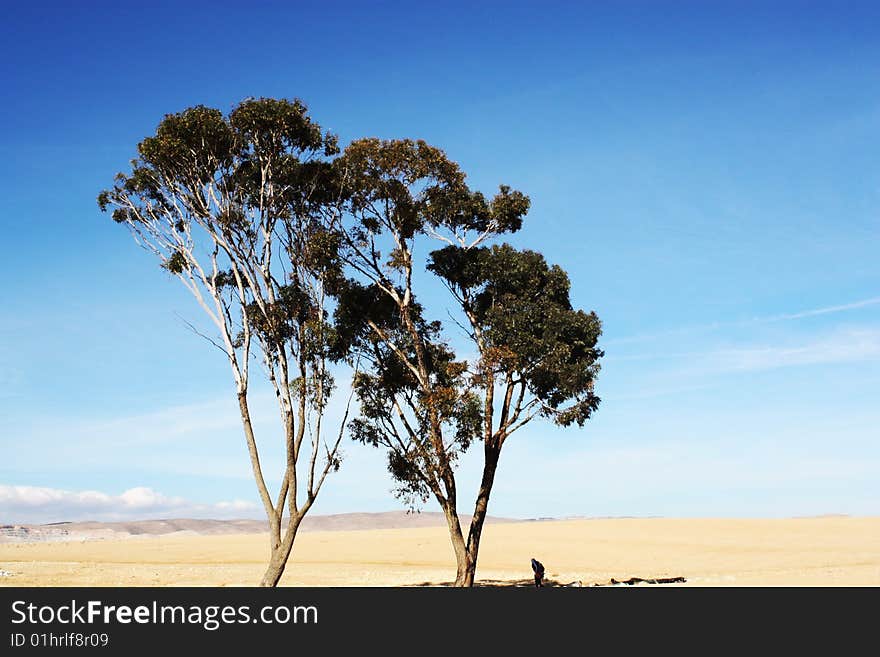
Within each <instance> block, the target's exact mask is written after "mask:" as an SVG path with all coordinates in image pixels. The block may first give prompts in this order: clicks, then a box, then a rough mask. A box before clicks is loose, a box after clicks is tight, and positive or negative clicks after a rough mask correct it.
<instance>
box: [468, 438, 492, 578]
mask: <svg viewBox="0 0 880 657" xmlns="http://www.w3.org/2000/svg"><path fill="white" fill-rule="evenodd" d="M484 451H485V461H484V463H483V478H482V480H481V481H480V492H479V494H478V495H477V502H476V505H475V506H474V515H473V517H472V518H471V526H470V530H469V531H468V540H467V558H466V560H465V565H466V568H465V573H464V578H463V579H462V583H461V584H460V586H473V585H474V579H475V578H476V574H477V556H478V554H479V551H480V537H481V536H482V534H483V523H484V522H485V520H486V511H487V510H488V508H489V495H491V493H492V486H493V485H494V483H495V471H496V470H497V469H498V459H499V457H500V456H501V447H500V446H496V445H492V444H490V443H486V444H485V450H484Z"/></svg>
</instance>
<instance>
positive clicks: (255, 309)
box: [98, 99, 347, 586]
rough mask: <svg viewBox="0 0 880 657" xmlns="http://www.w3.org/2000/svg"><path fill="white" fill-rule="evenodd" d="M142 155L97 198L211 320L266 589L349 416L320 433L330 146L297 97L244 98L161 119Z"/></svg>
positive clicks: (331, 270)
mask: <svg viewBox="0 0 880 657" xmlns="http://www.w3.org/2000/svg"><path fill="white" fill-rule="evenodd" d="M137 151H138V156H137V158H136V159H134V160H132V162H131V170H130V171H129V172H128V173H120V174H118V175H117V176H116V179H115V184H114V185H113V187H112V188H111V189H108V190H106V191H103V192H102V193H101V194H100V195H99V197H98V204H99V206H100V208H101V210H104V211H112V218H113V220H114V221H116V222H117V223H119V224H122V225H124V226H126V227H127V228H128V229H129V230H130V231H131V234H132V235H133V236H134V238H135V240H136V242H137V243H139V244H140V245H141V246H142V247H144V248H145V249H146V250H147V251H149V252H151V253H152V254H153V255H155V256H156V257H157V258H158V260H159V262H160V264H161V266H162V267H163V268H164V269H165V270H166V271H167V272H169V273H170V274H171V275H173V276H174V277H176V278H177V279H178V280H179V281H180V282H181V283H182V284H183V285H184V286H185V288H186V289H187V290H188V291H189V292H190V293H191V294H192V296H193V297H194V298H195V300H196V301H197V303H198V305H199V306H200V307H201V309H202V310H203V311H204V313H205V314H206V315H207V317H208V318H209V320H210V322H211V324H212V325H213V327H212V330H211V333H210V334H207V333H200V334H201V335H203V337H205V338H207V339H208V340H209V341H210V342H211V343H212V344H214V346H216V347H217V348H218V349H219V350H220V351H222V352H223V354H224V357H225V359H226V360H227V361H228V363H229V366H230V369H231V373H232V378H233V381H234V384H235V394H236V398H237V403H238V408H239V410H240V414H241V422H242V427H243V431H244V439H245V442H246V444H247V450H248V454H249V456H250V465H251V468H252V471H253V476H254V480H255V482H256V486H257V490H258V492H259V496H260V499H261V501H262V504H263V507H264V509H265V512H266V516H267V518H268V521H269V529H270V532H269V536H270V546H269V547H270V551H269V552H270V555H269V562H268V566H267V568H266V571H265V573H264V575H263V577H262V579H261V582H260V584H261V585H263V586H275V585H276V584H277V583H278V581H279V579H280V578H281V575H282V573H283V572H284V568H285V565H286V564H287V561H288V558H289V556H290V554H291V550H292V547H293V543H294V539H295V537H296V533H297V529H298V528H299V525H300V523H301V521H302V519H303V518H304V517H305V515H306V514H307V513H308V511H309V509H310V508H311V507H312V505H313V503H314V501H315V499H316V497H317V495H318V492H319V491H320V490H321V487H322V485H323V483H324V480H325V478H326V477H327V475H328V473H330V472H331V471H335V470H337V469H338V468H339V464H340V451H339V445H340V441H341V438H342V435H343V426H344V423H345V420H343V426H340V427H339V430H338V431H335V430H334V431H327V430H326V428H325V427H323V426H322V417H323V415H324V411H325V409H326V407H327V403H328V400H329V399H330V395H331V393H332V390H333V388H334V381H333V377H332V376H331V374H330V370H329V369H328V349H329V347H330V345H331V344H332V343H334V341H335V338H334V327H333V324H332V321H330V317H329V313H328V299H329V293H330V292H332V290H333V288H334V286H335V285H336V283H337V282H338V279H339V276H340V261H339V258H338V253H337V244H338V240H337V238H336V237H335V236H334V235H333V234H332V233H330V232H328V231H327V230H326V229H325V228H323V227H322V222H321V220H320V218H321V217H322V216H323V214H322V208H323V206H325V205H326V204H327V203H328V202H329V201H330V200H333V199H334V198H335V197H334V196H333V193H332V188H333V186H332V183H331V182H330V177H329V175H330V173H331V164H330V158H331V157H332V156H333V155H335V154H337V153H338V152H339V149H338V146H337V140H336V138H335V137H334V136H332V135H330V134H329V133H325V132H323V131H322V129H321V127H320V126H319V125H318V124H317V123H315V122H314V121H313V120H312V119H311V118H310V117H309V114H308V112H307V109H306V107H305V106H304V105H303V104H302V103H301V102H300V101H298V100H297V101H288V100H275V99H258V100H257V99H249V100H246V101H243V102H242V103H240V104H239V105H237V106H236V107H235V108H233V109H232V111H231V112H229V114H228V115H224V114H223V113H222V112H221V111H219V110H217V109H212V108H208V107H204V106H196V107H191V108H189V109H186V110H184V111H182V112H180V113H176V114H168V115H167V116H165V118H164V119H163V120H162V121H161V123H160V124H159V126H158V128H157V130H156V133H155V134H154V135H152V136H149V137H147V138H145V139H144V140H143V141H141V142H140V143H139V144H138V146H137ZM193 328H194V327H193ZM194 330H195V329H194ZM252 361H253V362H255V363H259V364H261V365H262V368H261V369H262V370H263V374H264V375H265V377H266V378H267V379H268V381H269V383H270V384H271V387H272V390H273V391H274V394H275V397H276V399H277V404H278V413H279V416H278V421H279V428H280V430H279V432H278V435H279V436H280V437H281V440H283V443H284V453H285V457H286V458H285V462H284V465H283V472H279V473H278V475H277V478H278V479H280V480H281V484H280V487H279V488H278V490H277V491H270V489H269V485H268V483H267V476H266V474H265V473H264V470H263V463H261V460H260V452H259V449H258V444H257V437H256V435H255V430H254V420H253V419H252V414H251V405H252V404H251V397H252V395H250V394H249V393H250V392H251V390H252V389H253V385H252V378H253V377H252V367H251V365H252ZM346 415H347V407H346ZM307 435H308V436H309V439H308V441H306V440H305V438H306V436H307ZM285 514H286V517H287V523H286V525H285V523H284V520H285Z"/></svg>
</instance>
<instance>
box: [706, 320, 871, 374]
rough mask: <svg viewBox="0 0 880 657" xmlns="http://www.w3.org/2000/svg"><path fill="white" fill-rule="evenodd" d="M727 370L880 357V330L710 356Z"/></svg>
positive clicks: (852, 332) (855, 360)
mask: <svg viewBox="0 0 880 657" xmlns="http://www.w3.org/2000/svg"><path fill="white" fill-rule="evenodd" d="M706 358H707V361H708V362H710V363H711V364H712V366H713V367H715V368H718V369H720V370H723V371H728V370H729V371H757V370H769V369H776V368H780V367H796V366H801V365H820V364H832V363H851V362H862V361H868V360H876V359H878V358H880V330H873V329H858V330H847V331H838V332H836V333H834V334H832V335H829V336H826V337H823V338H820V339H813V340H810V341H807V342H802V343H800V344H790V345H769V346H761V347H749V348H738V349H720V350H717V351H714V352H710V353H709V354H706Z"/></svg>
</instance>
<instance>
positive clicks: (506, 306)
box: [428, 244, 603, 425]
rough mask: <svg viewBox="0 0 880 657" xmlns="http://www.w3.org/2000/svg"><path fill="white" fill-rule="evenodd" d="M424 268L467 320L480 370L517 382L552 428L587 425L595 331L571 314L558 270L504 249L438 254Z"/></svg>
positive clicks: (589, 317)
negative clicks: (478, 345) (476, 338)
mask: <svg viewBox="0 0 880 657" xmlns="http://www.w3.org/2000/svg"><path fill="white" fill-rule="evenodd" d="M428 269H429V270H430V271H432V272H434V273H435V274H437V275H438V276H439V277H441V278H442V279H443V280H444V281H446V283H447V284H448V285H449V286H450V288H451V289H453V291H454V292H455V294H456V297H457V298H458V299H459V301H460V303H461V305H462V309H463V310H464V311H465V312H466V313H467V314H468V316H469V317H471V318H472V321H473V323H474V329H475V332H479V335H480V337H481V340H482V359H481V367H482V368H483V370H484V371H490V372H491V373H492V374H501V375H504V376H506V375H510V377H512V378H516V379H520V380H524V381H525V382H526V383H527V386H528V389H529V391H530V392H531V393H532V394H533V395H534V396H535V397H536V398H537V399H538V400H539V401H540V403H541V404H542V406H543V408H544V414H545V415H548V416H550V417H552V418H553V419H554V420H555V421H556V422H558V423H559V424H562V425H569V424H572V423H577V424H578V425H583V424H584V422H585V421H586V420H587V419H589V417H590V415H591V414H592V412H593V411H595V410H596V408H597V407H598V405H599V398H598V397H597V396H596V395H595V394H594V392H593V386H594V381H595V379H596V376H597V375H598V373H599V362H598V361H599V359H600V358H601V357H602V355H603V352H602V350H601V349H599V348H598V347H597V346H596V343H597V341H598V338H599V336H600V334H601V331H602V326H601V322H600V321H599V318H598V317H597V316H596V314H595V313H593V312H591V313H585V312H584V311H582V310H573V309H572V307H571V302H570V300H569V288H570V283H569V280H568V276H567V275H566V273H565V272H564V271H563V270H562V269H561V268H559V267H558V266H556V265H553V266H548V264H547V262H546V261H545V260H544V257H543V256H542V255H541V254H540V253H536V252H534V251H528V250H525V251H518V250H516V249H514V248H513V247H511V246H510V245H507V244H503V245H500V246H492V247H479V248H473V249H463V248H460V247H454V246H449V247H445V248H443V249H438V250H436V251H434V252H433V253H431V255H430V263H429V265H428ZM565 404H570V406H569V407H567V408H563V405H565Z"/></svg>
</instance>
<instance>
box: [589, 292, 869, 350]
mask: <svg viewBox="0 0 880 657" xmlns="http://www.w3.org/2000/svg"><path fill="white" fill-rule="evenodd" d="M876 305H880V297H871V298H869V299H861V300H859V301H853V302H851V303H844V304H838V305H834V306H824V307H821V308H811V309H808V310H801V311H798V312H794V313H782V314H778V315H766V316H762V317H752V318H751V319H744V320H736V321H718V322H707V323H705V324H693V325H690V326H681V327H678V328H674V329H669V330H667V331H659V332H656V333H643V334H639V335H628V336H623V337H619V338H609V339H608V340H603V341H602V343H603V345H615V344H629V343H634V342H650V341H651V340H657V339H660V338H668V337H672V336H675V335H686V334H689V333H699V332H701V331H714V330H717V329H721V328H732V327H743V326H751V325H756V324H770V323H773V322H784V321H792V320H798V319H806V318H808V317H819V316H821V315H832V314H836V313H842V312H847V311H851V310H860V309H862V308H868V307H871V306H876Z"/></svg>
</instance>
